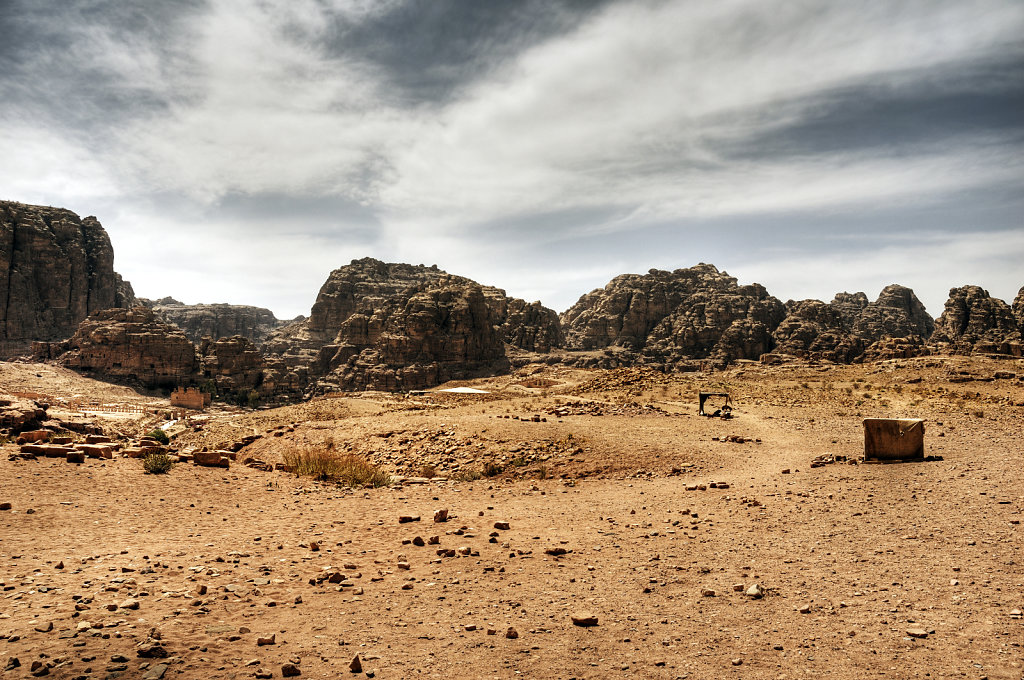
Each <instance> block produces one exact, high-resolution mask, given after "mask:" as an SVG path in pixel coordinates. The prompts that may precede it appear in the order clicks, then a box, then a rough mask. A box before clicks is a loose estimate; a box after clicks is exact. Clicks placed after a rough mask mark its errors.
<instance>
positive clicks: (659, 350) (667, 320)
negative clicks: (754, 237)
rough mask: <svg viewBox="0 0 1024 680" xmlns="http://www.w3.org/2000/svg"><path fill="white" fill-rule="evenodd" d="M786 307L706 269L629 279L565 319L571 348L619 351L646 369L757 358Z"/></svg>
mask: <svg viewBox="0 0 1024 680" xmlns="http://www.w3.org/2000/svg"><path fill="white" fill-rule="evenodd" d="M784 316H785V308H784V306H783V304H782V303H781V302H780V301H779V300H778V299H776V298H774V297H772V296H770V295H768V293H767V291H766V290H765V289H764V287H763V286H761V285H759V284H753V285H749V286H739V285H738V284H737V281H736V279H735V278H733V277H731V276H729V275H728V274H726V273H725V272H719V271H718V269H717V268H716V267H714V266H713V265H709V264H703V263H702V264H699V265H697V266H695V267H691V268H689V269H677V270H675V271H672V272H669V271H661V270H657V269H652V270H650V271H649V272H648V273H647V274H645V275H639V274H624V275H622V276H618V277H616V278H614V279H612V280H611V282H609V283H608V285H606V286H605V287H604V288H603V289H598V290H594V291H592V292H590V293H588V294H586V295H584V296H583V297H581V298H580V299H579V301H578V302H577V303H576V304H575V305H573V306H572V307H571V308H570V309H568V310H567V311H565V312H564V313H563V314H562V316H561V319H562V327H563V329H564V332H565V336H566V347H567V348H569V349H574V350H593V349H603V348H609V347H611V348H621V349H623V350H627V352H628V353H629V354H627V357H628V356H630V355H631V354H632V353H636V354H637V355H638V358H639V357H642V360H643V361H645V362H647V363H653V364H663V365H665V366H666V367H672V366H673V365H674V364H678V363H680V362H684V361H687V360H689V359H702V358H708V357H711V358H715V359H721V360H728V359H741V358H743V359H752V358H753V359H756V358H757V357H759V356H760V355H761V354H763V353H765V352H768V351H770V350H771V348H772V345H773V341H772V338H771V332H772V331H773V330H774V329H775V327H776V326H778V324H779V322H781V321H782V319H783V317H784Z"/></svg>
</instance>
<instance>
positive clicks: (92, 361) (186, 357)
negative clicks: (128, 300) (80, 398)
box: [38, 307, 199, 388]
mask: <svg viewBox="0 0 1024 680" xmlns="http://www.w3.org/2000/svg"><path fill="white" fill-rule="evenodd" d="M38 354H39V355H41V356H40V358H52V359H56V360H57V361H58V362H59V363H61V364H63V365H64V366H67V367H68V368H72V369H74V370H76V371H81V372H84V373H88V374H92V375H95V376H96V377H101V378H108V379H113V380H116V381H124V382H129V383H138V384H141V385H143V386H145V387H150V388H155V387H165V388H166V387H175V386H177V385H188V384H192V383H193V382H195V379H196V377H197V374H198V371H199V359H198V357H197V355H196V348H195V346H194V345H193V344H192V343H191V342H190V341H189V339H188V338H186V337H185V334H184V333H183V332H182V331H181V329H179V328H177V327H175V326H171V325H170V324H167V323H165V322H163V321H161V320H160V319H158V318H157V316H156V313H155V312H153V310H151V309H148V308H146V307H134V308H132V309H107V310H103V311H100V312H97V313H95V314H93V315H91V316H89V317H88V318H87V319H85V320H84V321H82V323H81V324H79V326H78V330H77V331H76V332H75V334H74V335H72V336H71V338H70V339H68V340H65V341H63V342H59V343H51V344H49V345H46V344H44V343H40V345H39V347H38Z"/></svg>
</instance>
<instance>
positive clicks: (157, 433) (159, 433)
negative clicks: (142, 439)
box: [146, 427, 171, 446]
mask: <svg viewBox="0 0 1024 680" xmlns="http://www.w3.org/2000/svg"><path fill="white" fill-rule="evenodd" d="M146 436H147V437H149V438H151V439H155V440H157V441H158V442H160V443H161V444H163V445H164V446H167V445H168V444H170V443H171V438H170V437H168V436H167V433H166V432H164V431H163V430H161V429H160V428H159V427H157V428H154V429H152V430H150V431H149V432H147V433H146Z"/></svg>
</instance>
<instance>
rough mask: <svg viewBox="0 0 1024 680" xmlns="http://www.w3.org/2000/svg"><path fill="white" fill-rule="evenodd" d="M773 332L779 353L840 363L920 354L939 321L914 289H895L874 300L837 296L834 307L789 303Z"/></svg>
mask: <svg viewBox="0 0 1024 680" xmlns="http://www.w3.org/2000/svg"><path fill="white" fill-rule="evenodd" d="M786 309H787V310H788V312H789V313H788V314H787V315H786V318H785V319H784V320H783V321H782V323H780V324H779V326H778V327H777V328H776V329H775V331H774V333H773V337H774V340H775V343H776V348H775V352H776V353H780V354H792V355H795V356H800V357H805V358H809V359H826V360H829V361H835V362H838V363H850V362H853V361H873V360H876V359H879V358H898V357H899V356H916V355H917V354H920V353H921V352H922V351H924V344H925V342H924V338H927V337H928V336H929V335H931V331H932V329H933V328H934V324H935V322H934V321H933V320H932V318H931V317H930V316H928V313H927V312H926V311H925V308H924V305H922V304H921V301H920V300H918V299H917V296H916V295H914V291H912V290H911V289H909V288H907V287H905V286H900V285H896V284H893V285H890V286H886V287H885V288H883V289H882V292H881V293H879V295H878V299H877V300H875V301H874V302H869V301H868V297H867V295H865V294H864V293H837V294H836V296H835V298H834V299H833V300H832V302H830V303H829V304H825V303H824V302H821V301H819V300H801V301H799V302H794V301H792V300H791V301H789V302H787V303H786Z"/></svg>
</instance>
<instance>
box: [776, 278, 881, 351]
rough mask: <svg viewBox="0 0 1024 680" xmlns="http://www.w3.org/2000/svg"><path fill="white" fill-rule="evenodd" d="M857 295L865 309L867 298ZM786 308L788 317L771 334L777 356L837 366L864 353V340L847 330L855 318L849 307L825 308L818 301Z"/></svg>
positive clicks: (844, 304) (805, 302)
mask: <svg viewBox="0 0 1024 680" xmlns="http://www.w3.org/2000/svg"><path fill="white" fill-rule="evenodd" d="M840 295H848V294H843V293H841V294H840ZM859 295H861V296H863V300H864V305H862V306H861V307H860V309H863V308H864V307H866V306H867V296H864V294H863V293H860V294H859ZM837 298H838V296H837ZM786 308H787V309H788V310H789V314H788V315H787V316H786V318H785V319H784V320H783V321H782V323H780V324H779V326H778V328H776V329H775V333H774V337H775V342H776V347H775V351H776V352H781V353H783V354H793V355H796V356H806V357H812V358H822V359H828V360H829V361H835V362H838V363H849V362H852V361H853V360H854V359H856V358H857V357H859V356H860V355H861V354H863V353H864V348H865V342H864V340H863V339H861V338H858V337H856V336H854V335H852V334H851V333H850V332H849V330H848V329H849V328H850V326H852V321H853V320H855V319H856V315H855V314H851V309H850V306H848V305H847V304H846V303H845V302H840V303H839V304H836V303H835V302H833V303H832V304H825V303H824V302H822V301H821V300H801V301H800V302H793V301H790V302H788V303H786ZM848 318H849V319H850V321H849V322H848V321H847V319H848Z"/></svg>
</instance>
